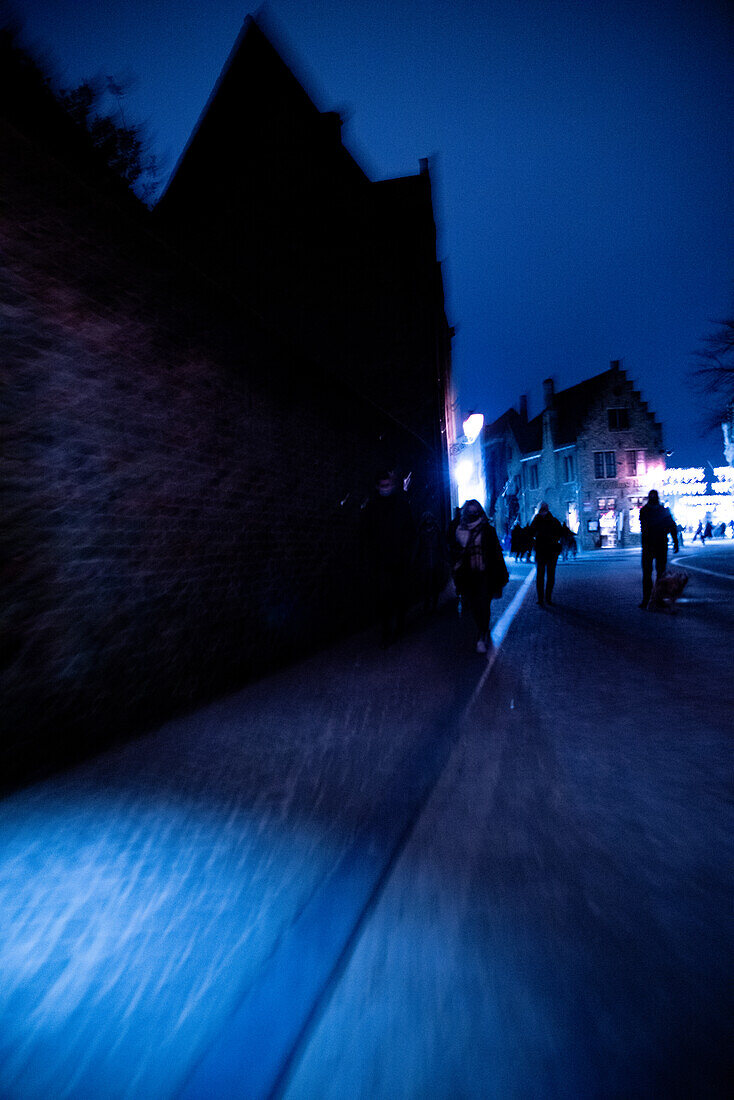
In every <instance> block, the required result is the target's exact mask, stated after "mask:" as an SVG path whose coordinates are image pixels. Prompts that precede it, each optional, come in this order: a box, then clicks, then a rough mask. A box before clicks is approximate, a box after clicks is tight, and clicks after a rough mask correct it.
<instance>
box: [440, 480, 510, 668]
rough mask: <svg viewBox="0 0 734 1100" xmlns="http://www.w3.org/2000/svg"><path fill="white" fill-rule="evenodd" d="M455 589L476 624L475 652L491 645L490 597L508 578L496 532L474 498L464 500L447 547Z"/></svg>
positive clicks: (494, 596) (497, 595) (501, 588)
mask: <svg viewBox="0 0 734 1100" xmlns="http://www.w3.org/2000/svg"><path fill="white" fill-rule="evenodd" d="M451 556H452V561H453V569H454V577H455V579H456V588H457V591H459V592H461V597H462V602H463V605H464V607H466V609H467V610H468V611H469V613H470V614H471V616H472V618H473V619H474V622H475V623H476V626H477V631H478V633H479V637H478V639H477V646H476V648H477V653H486V652H487V649H488V647H491V644H492V639H491V636H490V633H489V620H490V617H491V611H492V600H493V599H499V597H500V596H501V595H502V590H503V588H504V587H505V585H506V584H507V582H508V581H509V579H510V577H509V574H508V572H507V566H506V565H505V559H504V556H503V554H502V547H501V546H500V541H499V539H498V538H497V532H496V531H495V529H494V527H492V525H491V524H490V522H489V520H488V519H487V516H486V513H485V511H484V509H483V508H482V506H481V504H480V503H479V501H478V500H467V501H466V503H465V504H464V507H463V508H462V510H461V520H460V522H459V525H458V527H457V528H456V532H455V534H454V542H453V545H452V547H451Z"/></svg>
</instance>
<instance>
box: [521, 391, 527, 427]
mask: <svg viewBox="0 0 734 1100" xmlns="http://www.w3.org/2000/svg"><path fill="white" fill-rule="evenodd" d="M520 419H521V420H523V421H524V422H525V423H526V424H527V422H528V395H527V394H526V393H521V394H520Z"/></svg>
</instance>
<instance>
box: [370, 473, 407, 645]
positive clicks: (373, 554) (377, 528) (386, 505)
mask: <svg viewBox="0 0 734 1100" xmlns="http://www.w3.org/2000/svg"><path fill="white" fill-rule="evenodd" d="M414 533H415V529H414V524H413V518H412V516H411V512H410V505H409V504H408V498H407V496H406V494H405V492H404V491H403V487H402V485H400V484H399V483H398V482H397V481H396V479H395V474H394V473H393V472H392V471H391V470H385V471H383V472H381V473H380V474H378V476H377V479H376V482H375V491H374V493H373V494H372V496H371V497H370V499H369V500H368V502H367V504H366V505H365V507H364V511H363V513H362V539H363V543H364V547H365V551H366V554H367V558H368V561H369V565H370V567H371V570H372V579H373V585H374V593H375V599H376V602H377V610H378V614H379V616H380V624H381V628H382V644H383V646H387V645H389V644H390V642H392V641H393V640H394V639H395V638H397V637H399V635H400V634H402V632H403V626H404V624H405V612H406V609H407V605H408V572H409V566H410V560H411V554H412V551H413V539H414Z"/></svg>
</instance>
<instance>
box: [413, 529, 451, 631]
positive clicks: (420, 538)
mask: <svg viewBox="0 0 734 1100" xmlns="http://www.w3.org/2000/svg"><path fill="white" fill-rule="evenodd" d="M457 526H458V525H457ZM413 570H414V575H415V579H416V581H417V584H418V591H419V593H420V597H421V598H422V600H423V610H424V611H426V612H428V611H435V610H436V607H437V605H438V597H439V596H440V595H441V592H442V591H443V589H444V586H445V584H446V582H447V581H448V578H449V562H448V555H447V553H446V544H445V542H444V538H443V534H442V532H441V528H440V527H439V526H438V521H437V520H436V517H435V516H434V514H433V512H424V513H423V515H422V516H421V521H420V523H419V524H418V534H417V535H416V540H415V550H414V551H413Z"/></svg>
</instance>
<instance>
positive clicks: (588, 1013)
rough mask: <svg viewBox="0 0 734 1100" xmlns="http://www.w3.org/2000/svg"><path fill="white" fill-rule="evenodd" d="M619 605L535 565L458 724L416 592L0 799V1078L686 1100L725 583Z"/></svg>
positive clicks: (614, 566)
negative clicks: (412, 600) (663, 607)
mask: <svg viewBox="0 0 734 1100" xmlns="http://www.w3.org/2000/svg"><path fill="white" fill-rule="evenodd" d="M707 549H708V547H707ZM728 560H729V559H728V558H727V559H726V560H725V561H724V565H723V566H722V565H721V564H720V563H717V565H716V572H722V571H723V572H725V571H726V568H728V566H727V562H728ZM696 561H702V559H700V558H699V556H698V554H697V556H696ZM691 564H694V559H693V558H691ZM703 565H704V567H705V563H703ZM527 572H528V570H527V567H513V573H514V574H515V576H514V577H513V581H512V583H511V586H510V590H509V591H508V593H507V595H506V597H505V599H504V601H503V605H502V606H501V607H499V608H498V613H499V612H501V611H502V607H503V606H504V607H506V606H507V605H508V603H509V602H510V601H511V600H512V598H513V596H514V595H515V594H516V593H517V591H518V586H519V584H520V581H521V580H522V578H523V576H524V575H525V574H527ZM712 572H713V570H712ZM639 589H640V580H639V562H638V559H637V556H635V555H625V554H616V555H615V554H610V555H592V556H588V557H580V558H579V560H578V561H576V562H573V563H568V564H567V565H564V564H561V565H560V566H559V571H558V581H557V593H556V595H557V604H556V606H555V607H552V608H547V609H545V610H541V609H539V608H537V607H536V605H535V603H534V599H533V593H532V589H531V591H530V595H528V596H527V597H526V599H525V601H524V603H523V604H522V606H521V610H520V612H519V614H518V617H517V619H516V621H515V623H514V624H513V625H512V627H511V628H510V630H509V633H508V634H507V637H506V639H505V641H504V644H503V647H502V649H501V650H500V652H499V656H498V657H497V659H496V661H495V663H494V666H493V668H492V671H491V673H490V675H489V676H488V677H487V678H486V681H484V682H483V685H482V689H481V691H480V692H479V693H478V695H476V696H475V698H474V701H473V703H472V705H471V707H470V708H469V709H467V701H468V700H469V699H471V698H472V696H473V695H474V693H475V688H476V686H477V683H478V681H479V678H480V676H481V670H482V668H483V667H484V666H483V665H482V658H480V657H478V656H477V655H476V654H474V653H473V649H472V640H473V639H472V636H471V632H470V628H469V627H468V625H467V624H466V623H464V622H461V621H460V620H459V619H458V617H457V616H456V615H455V614H454V613H453V612H452V611H451V609H450V608H447V609H446V610H445V611H444V612H443V614H440V615H439V616H438V617H437V618H436V619H435V620H432V621H428V622H426V621H423V620H415V621H414V622H413V624H412V628H411V630H410V631H409V633H408V635H407V636H406V637H405V638H404V639H403V640H402V641H401V642H400V643H399V644H397V645H396V646H394V647H393V648H391V649H390V650H388V651H386V652H383V651H381V650H379V649H377V647H376V645H375V639H374V637H373V636H372V635H369V636H360V637H357V638H353V639H351V640H349V641H348V642H346V643H345V644H343V645H341V646H338V647H335V648H334V649H332V650H329V651H327V652H324V653H322V654H319V655H317V656H316V657H313V658H311V659H309V660H306V661H304V662H303V663H302V664H299V665H297V666H294V667H292V668H290V669H287V670H284V671H283V672H282V673H280V674H279V675H277V676H274V677H270V678H268V679H266V680H263V681H261V682H259V683H257V684H254V685H251V686H250V687H248V688H247V689H245V690H244V691H242V692H239V693H238V694H236V695H234V696H231V697H229V698H227V699H223V700H221V701H219V702H218V703H216V704H214V705H212V706H210V707H207V708H205V709H204V710H202V711H199V712H197V713H196V714H194V715H191V716H189V718H187V719H184V720H178V721H176V722H172V723H170V724H168V725H167V726H165V727H163V728H162V729H161V730H159V731H157V732H156V733H154V734H152V735H149V736H147V737H143V738H139V739H138V740H136V741H135V742H134V743H132V744H129V745H127V746H123V747H119V748H117V749H115V750H113V751H111V752H108V753H106V754H105V755H104V756H102V757H100V758H99V759H97V760H95V761H91V762H88V763H87V764H85V765H82V766H80V767H77V768H75V769H73V770H71V771H70V772H68V773H66V774H64V775H60V776H58V777H56V778H54V779H51V780H48V781H46V782H44V783H41V784H38V785H36V786H34V787H31V788H29V789H28V790H25V791H22V792H19V793H18V794H16V795H14V796H12V797H10V798H8V799H6V800H5V801H4V802H3V803H2V804H1V805H0V914H2V915H1V916H0V925H1V927H0V975H1V978H2V980H1V982H0V1095H1V1096H3V1097H7V1098H9V1100H21V1098H22V1100H25V1098H27V1097H28V1098H35V1097H39V1098H40V1097H44V1098H48V1097H54V1098H56V1097H90V1098H91V1097H94V1098H106V1097H118V1096H119V1097H123V1096H125V1097H146V1098H147V1097H155V1098H158V1097H168V1096H177V1095H179V1096H180V1095H183V1096H187V1097H190V1096H197V1095H200V1096H205V1095H207V1096H210V1097H217V1096H238V1095H241V1096H253V1095H263V1094H266V1093H267V1091H268V1090H269V1089H270V1088H272V1086H273V1082H274V1081H276V1082H277V1083H276V1091H278V1092H281V1093H284V1094H285V1095H286V1096H288V1097H289V1098H292V1097H309V1098H310V1097H319V1098H320V1097H347V1096H348V1097H350V1098H351V1097H365V1098H366V1097H370V1098H371V1097H380V1098H381V1097H385V1098H390V1100H392V1098H394V1097H416V1098H418V1097H421V1098H423V1097H460V1096H464V1097H474V1096H477V1097H485V1096H498V1097H505V1096H523V1097H524V1096H538V1097H546V1096H548V1097H550V1096H559V1097H561V1096H621V1095H624V1096H634V1095H640V1096H651V1095H666V1096H667V1095H675V1094H676V1091H678V1094H679V1095H686V1096H692V1095H706V1096H711V1095H716V1090H717V1088H718V1086H719V1083H720V1081H721V1074H722V1073H723V1069H722V1065H723V1057H724V1050H725V1046H724V1044H725V1038H726V1024H727V1014H728V1013H730V1010H731V1001H729V1000H727V994H726V980H727V978H730V977H731V959H732V958H733V957H734V952H732V947H733V946H734V945H733V944H732V942H731V935H730V929H727V923H726V922H727V914H728V912H729V910H730V892H729V880H728V877H727V876H729V875H730V871H731V855H732V850H731V835H732V833H731V816H730V809H729V805H728V804H727V801H726V787H727V784H729V783H730V779H731V757H730V742H729V737H730V727H731V712H732V701H733V700H732V697H731V668H730V660H731V656H730V655H731V648H732V632H733V629H734V626H733V616H732V590H733V589H734V584H732V582H731V581H729V580H726V579H725V578H717V577H714V576H710V575H707V574H703V573H701V574H696V575H694V574H692V580H691V583H690V584H689V587H688V589H687V592H686V597H687V598H688V599H689V601H690V602H689V603H687V604H686V605H684V606H682V607H681V610H680V613H679V614H678V615H677V616H675V617H673V616H668V615H664V614H659V615H655V614H649V613H645V612H640V611H639V610H638V609H637V602H638V600H639ZM437 777H438V782H437V783H436V785H435V786H434V780H436V778H437ZM426 799H427V802H426ZM304 974H305V975H306V977H309V975H310V976H311V977H312V978H313V980H312V981H311V983H310V984H309V982H308V981H306V983H305V985H304V984H303V977H304ZM299 998H300V1000H301V1001H302V1005H301V1010H299V1011H298V1012H297V1011H295V1010H294V1008H293V1004H294V1003H296V1002H298V1001H299ZM309 1006H310V1007H309ZM289 1017H290V1018H289ZM253 1022H254V1023H255V1024H256V1025H258V1026H256V1027H254V1028H253ZM284 1036H285V1040H287V1044H286V1047H284V1045H283V1042H284V1041H285V1040H284V1038H283V1037H284ZM278 1037H280V1043H278V1042H277V1041H276V1040H277V1039H278ZM288 1044H289V1046H288ZM284 1049H290V1052H291V1055H292V1056H291V1058H290V1060H289V1061H287V1063H286V1064H285V1065H284V1066H283V1065H281V1067H280V1071H282V1069H283V1068H285V1070H286V1071H287V1072H286V1075H285V1077H280V1076H278V1074H279V1072H280V1071H279V1070H278V1067H277V1065H275V1063H276V1062H277V1059H278V1058H279V1057H280V1058H281V1059H282V1055H283V1050H284ZM269 1062H270V1063H272V1064H271V1065H270V1069H269V1072H270V1076H268V1075H267V1073H264V1072H260V1071H261V1070H263V1067H266V1068H267V1067H268V1064H269ZM219 1069H221V1070H222V1074H221V1076H218V1075H217V1074H218V1070H219ZM233 1071H234V1077H233ZM233 1079H234V1080H235V1081H237V1082H238V1086H237V1087H236V1088H235V1089H234V1090H232V1089H231V1088H229V1086H227V1090H226V1091H225V1087H224V1086H221V1087H220V1085H218V1084H217V1082H218V1081H219V1082H220V1083H221V1082H223V1081H231V1080H233ZM699 1086H700V1087H699Z"/></svg>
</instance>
